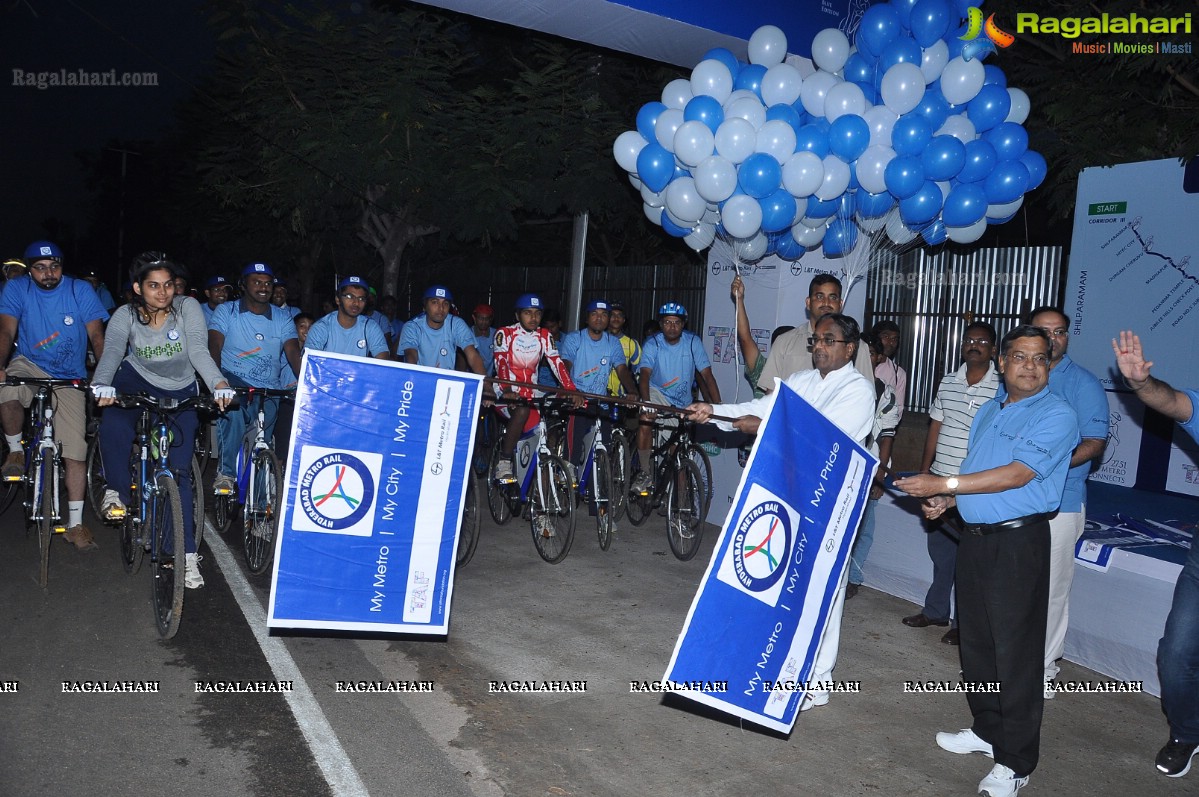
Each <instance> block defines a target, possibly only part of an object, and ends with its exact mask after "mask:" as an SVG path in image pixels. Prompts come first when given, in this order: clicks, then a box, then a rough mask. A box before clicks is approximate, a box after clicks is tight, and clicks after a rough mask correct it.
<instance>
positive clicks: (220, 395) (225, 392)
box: [212, 387, 237, 401]
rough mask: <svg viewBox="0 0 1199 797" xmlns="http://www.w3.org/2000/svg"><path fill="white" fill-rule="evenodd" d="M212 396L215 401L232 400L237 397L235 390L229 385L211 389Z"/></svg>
mask: <svg viewBox="0 0 1199 797" xmlns="http://www.w3.org/2000/svg"><path fill="white" fill-rule="evenodd" d="M212 398H213V399H214V400H215V401H233V399H235V398H237V392H236V391H234V390H233V388H231V387H218V388H217V389H216V390H214V391H212Z"/></svg>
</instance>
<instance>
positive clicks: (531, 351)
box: [495, 324, 576, 398]
mask: <svg viewBox="0 0 1199 797" xmlns="http://www.w3.org/2000/svg"><path fill="white" fill-rule="evenodd" d="M542 357H545V359H546V362H548V363H549V365H550V370H552V371H553V372H554V376H556V377H558V381H559V382H560V383H561V384H562V387H564V388H566V389H567V390H575V389H576V388H575V383H574V381H573V380H572V379H571V378H570V372H569V371H567V370H566V368H565V367H564V366H563V365H562V358H561V357H559V356H558V347H557V346H556V345H555V344H554V338H553V336H552V335H550V331H549V330H548V329H544V328H542V327H538V328H537V329H534V330H532V331H529V330H527V329H525V328H524V327H522V326H521V325H520V324H513V325H511V326H507V327H501V328H500V329H498V330H496V333H495V375H496V376H497V377H499V378H500V379H511V380H512V381H514V382H527V383H534V382H536V381H537V368H538V366H540V365H541V358H542ZM505 390H512V391H515V392H516V393H519V394H520V395H521V396H522V397H524V398H533V395H534V393H535V391H534V390H533V389H532V388H528V387H515V386H510V385H502V384H497V385H496V386H495V392H496V395H500V394H502V393H503V392H504V391H505Z"/></svg>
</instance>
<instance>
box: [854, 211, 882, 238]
mask: <svg viewBox="0 0 1199 797" xmlns="http://www.w3.org/2000/svg"><path fill="white" fill-rule="evenodd" d="M854 215H855V218H854V221H855V222H857V225H858V226H859V227H861V228H862V232H864V233H867V234H869V233H875V232H878V231H879V230H881V229H882V228H883V225H884V224H886V223H887V214H886V213H884V214H883V215H881V216H875V217H873V218H869V219H867V218H863V217H862V216H860V215H858V214H854Z"/></svg>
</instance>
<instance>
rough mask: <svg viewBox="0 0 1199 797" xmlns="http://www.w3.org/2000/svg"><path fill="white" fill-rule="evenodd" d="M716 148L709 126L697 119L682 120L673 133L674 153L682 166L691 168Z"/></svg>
mask: <svg viewBox="0 0 1199 797" xmlns="http://www.w3.org/2000/svg"><path fill="white" fill-rule="evenodd" d="M715 149H716V137H715V136H714V135H713V134H712V130H711V128H709V127H708V126H707V125H706V124H704V123H703V122H701V121H699V120H698V119H692V120H691V121H690V122H683V123H682V124H681V125H679V129H678V130H677V131H676V132H675V134H674V154H675V157H677V158H678V159H679V160H680V161H682V162H683V166H684V167H686V168H688V169H693V168H695V167H696V166H698V165H699V164H700V162H702V161H703V159H704V158H707V157H708V156H710V155H711V154H712V152H713V151H714V150H715Z"/></svg>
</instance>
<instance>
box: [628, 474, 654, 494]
mask: <svg viewBox="0 0 1199 797" xmlns="http://www.w3.org/2000/svg"><path fill="white" fill-rule="evenodd" d="M651 486H653V485H652V484H651V483H650V476H649V471H644V470H639V471H637V475H636V476H634V477H633V485H632V487H630V488H629V489H630V491H631V492H634V493H638V494H640V495H649V489H650V487H651Z"/></svg>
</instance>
